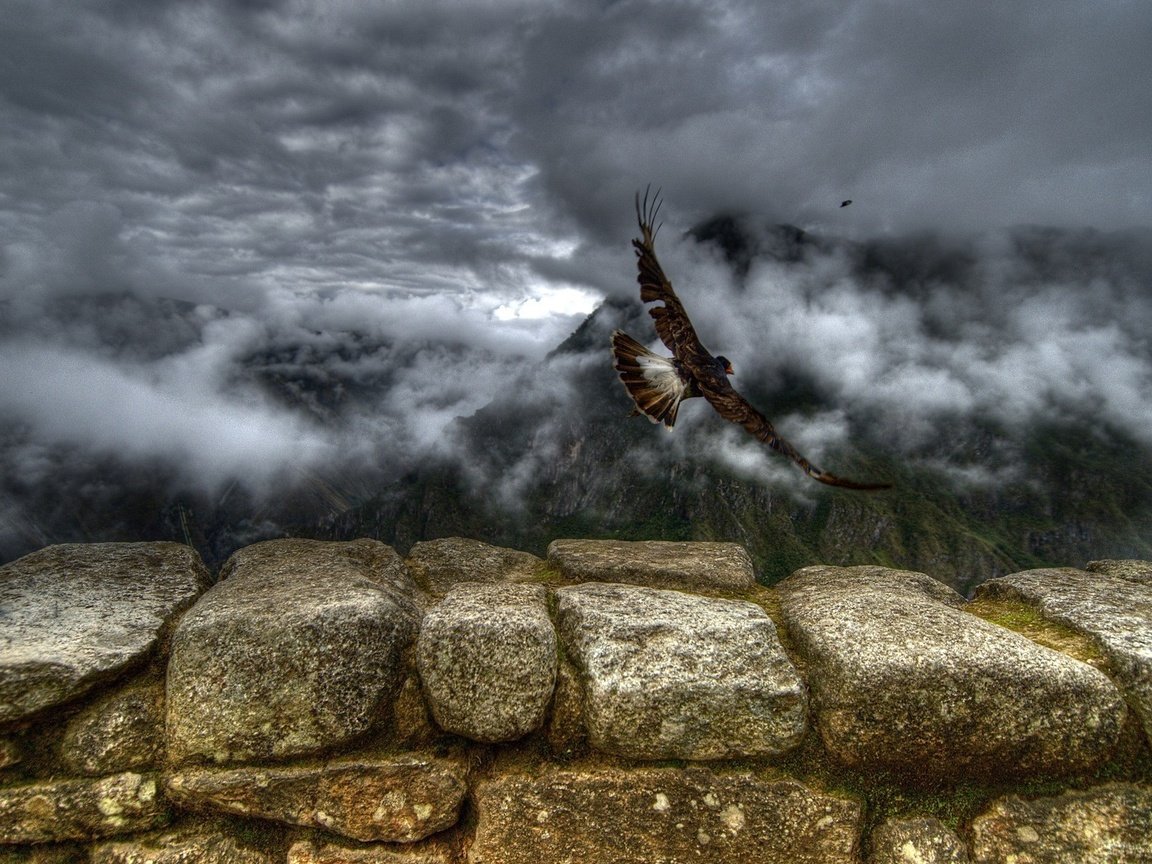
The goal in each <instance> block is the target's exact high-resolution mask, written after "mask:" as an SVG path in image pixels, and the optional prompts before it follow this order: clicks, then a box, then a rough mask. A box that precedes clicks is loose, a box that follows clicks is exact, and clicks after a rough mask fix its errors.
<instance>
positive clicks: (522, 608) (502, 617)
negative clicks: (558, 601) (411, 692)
mask: <svg viewBox="0 0 1152 864" xmlns="http://www.w3.org/2000/svg"><path fill="white" fill-rule="evenodd" d="M416 662H417V666H418V668H419V670H420V678H421V680H422V681H423V684H424V692H425V694H426V696H427V699H428V706H429V708H430V709H431V711H432V716H433V717H434V718H435V719H436V722H437V723H438V724H439V725H440V727H441V728H442V729H445V730H447V731H449V732H454V733H456V734H458V735H463V736H465V737H468V738H472V739H474V740H477V741H485V742H496V741H512V740H515V739H516V738H520V737H522V736H524V735H526V734H527V733H529V732H533V731H535V730H536V729H538V728H539V727H540V726H541V724H542V723H543V722H544V716H545V712H546V711H547V709H548V703H549V701H550V700H551V698H552V690H553V687H554V686H555V683H556V663H557V659H556V631H555V630H554V629H553V627H552V621H551V619H549V617H548V606H547V592H546V591H545V589H544V588H543V587H541V586H539V585H482V584H478V583H475V582H466V583H463V584H460V585H457V586H456V587H455V588H453V589H452V590H451V592H449V594H448V596H447V597H446V598H445V599H444V600H443V602H441V603H440V604H438V605H437V606H436V607H435V608H434V609H432V610H431V611H430V612H429V613H428V614H427V615H425V616H424V622H423V624H422V625H421V628H420V637H419V639H418V640H417V643H416Z"/></svg>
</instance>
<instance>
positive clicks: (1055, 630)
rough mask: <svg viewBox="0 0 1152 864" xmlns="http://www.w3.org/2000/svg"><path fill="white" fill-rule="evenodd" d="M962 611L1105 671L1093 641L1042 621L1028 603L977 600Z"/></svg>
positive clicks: (1098, 649)
mask: <svg viewBox="0 0 1152 864" xmlns="http://www.w3.org/2000/svg"><path fill="white" fill-rule="evenodd" d="M964 611H966V612H968V613H970V614H972V615H975V616H977V617H979V618H983V619H984V620H985V621H988V622H991V623H992V624H996V625H999V626H1000V627H1004V628H1005V629H1007V630H1012V631H1013V632H1015V633H1019V634H1020V635H1021V636H1025V637H1027V638H1029V639H1031V640H1032V641H1033V642H1035V643H1036V644H1038V645H1043V646H1044V647H1045V648H1051V649H1052V650H1053V651H1059V652H1060V653H1062V654H1067V655H1068V656H1069V657H1074V658H1075V659H1077V660H1079V661H1081V662H1082V663H1087V664H1088V665H1090V666H1094V667H1096V668H1097V669H1099V670H1101V671H1102V672H1105V673H1108V672H1109V668H1108V667H1109V664H1108V658H1107V657H1106V656H1105V655H1104V653H1103V652H1102V651H1101V650H1100V648H1099V646H1098V645H1097V644H1096V643H1095V641H1093V640H1092V639H1091V638H1090V637H1088V636H1085V635H1084V634H1083V633H1078V632H1077V631H1075V630H1073V629H1072V628H1071V627H1068V626H1066V625H1064V624H1060V623H1058V622H1056V621H1052V620H1050V619H1048V618H1045V617H1044V614H1043V613H1042V612H1041V611H1040V610H1039V609H1037V608H1036V607H1035V606H1032V605H1030V604H1028V603H1025V602H1023V601H1020V600H1002V599H991V598H987V597H981V598H979V599H977V600H972V601H970V602H969V603H967V604H966V605H965V606H964Z"/></svg>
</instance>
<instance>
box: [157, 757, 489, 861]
mask: <svg viewBox="0 0 1152 864" xmlns="http://www.w3.org/2000/svg"><path fill="white" fill-rule="evenodd" d="M166 789H167V792H168V795H169V797H171V799H172V800H173V801H174V802H176V803H177V804H179V805H181V806H183V807H186V808H189V809H193V810H203V811H221V812H225V813H236V814H239V815H244V816H256V817H259V818H262V819H271V820H274V821H277V822H283V823H285V824H289V825H303V826H306V827H310V828H325V829H327V830H328V831H332V832H334V833H336V834H342V835H343V836H345V837H350V838H352V839H354V840H361V841H371V840H387V841H394V842H411V841H414V840H420V839H423V838H424V837H427V836H429V835H430V834H435V833H436V832H437V831H443V830H444V829H445V828H449V827H451V826H452V825H454V824H455V823H456V820H457V819H458V818H459V814H460V806H461V804H462V803H463V801H464V795H465V793H466V792H467V770H466V767H465V765H464V763H463V761H462V760H461V759H455V758H435V757H425V756H421V755H416V754H411V755H406V756H395V757H391V758H380V759H367V758H365V759H343V760H339V761H333V762H329V763H327V764H324V765H315V766H312V765H310V766H285V767H282V768H260V767H255V766H245V767H241V768H229V769H196V770H191V771H181V772H178V773H175V774H173V775H171V776H169V777H168V781H167V786H166Z"/></svg>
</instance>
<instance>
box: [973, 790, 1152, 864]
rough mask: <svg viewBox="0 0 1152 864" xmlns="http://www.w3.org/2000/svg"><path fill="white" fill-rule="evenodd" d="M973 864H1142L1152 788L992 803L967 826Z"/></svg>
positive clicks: (1148, 840)
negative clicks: (970, 828)
mask: <svg viewBox="0 0 1152 864" xmlns="http://www.w3.org/2000/svg"><path fill="white" fill-rule="evenodd" d="M972 861H973V862H974V864H1002V862H1015V864H1067V862H1076V864H1147V862H1149V861H1152V789H1149V788H1147V787H1144V786H1134V785H1131V784H1127V783H1116V784H1110V785H1107V786H1098V787H1096V788H1094V789H1087V790H1084V791H1076V792H1066V793H1065V794H1063V795H1059V796H1057V797H1055V798H1038V799H1035V800H1032V801H1025V800H1024V799H1022V798H1018V797H1017V796H1015V795H1010V796H1008V797H1006V798H1000V799H998V800H997V801H995V802H993V804H992V806H991V807H989V808H988V809H987V810H986V811H985V812H984V813H982V814H981V815H979V816H977V817H976V818H975V819H974V820H973V821H972Z"/></svg>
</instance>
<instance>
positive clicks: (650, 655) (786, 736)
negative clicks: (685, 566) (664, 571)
mask: <svg viewBox="0 0 1152 864" xmlns="http://www.w3.org/2000/svg"><path fill="white" fill-rule="evenodd" d="M557 595H558V597H559V627H560V631H561V638H562V640H563V642H564V646H565V648H566V650H567V653H568V657H569V658H570V659H571V660H572V662H573V663H574V665H575V666H576V667H577V669H578V670H579V674H580V676H581V678H582V684H583V696H584V703H583V714H584V722H585V726H586V727H587V731H588V740H589V742H590V743H591V745H592V746H593V747H595V748H596V749H598V750H601V751H603V752H606V753H614V754H617V755H620V756H629V757H633V758H638V759H668V758H680V759H725V758H739V757H742V756H763V755H771V754H778V753H782V752H784V751H786V750H788V749H790V748H792V747H794V746H795V745H796V744H798V743H799V741H800V738H801V737H802V736H803V734H804V730H805V727H806V722H807V721H806V716H807V715H806V708H807V705H806V697H805V690H804V684H803V682H802V681H801V680H800V677H799V675H798V674H797V672H796V669H795V668H794V667H793V666H792V664H791V662H789V660H788V657H787V655H786V654H785V653H784V649H783V648H782V647H781V645H780V641H779V639H778V638H777V635H776V628H775V626H774V625H773V624H772V621H771V619H770V618H769V617H768V616H767V615H766V614H765V613H764V611H763V610H762V609H761V608H760V607H759V606H756V605H754V604H752V603H745V602H741V601H736V600H720V599H712V598H707V597H697V596H693V595H690V594H683V593H680V592H678V591H665V590H660V589H655V588H642V587H638V586H633V585H608V584H596V583H588V584H584V585H576V586H572V587H567V588H561V589H559V590H558V591H557Z"/></svg>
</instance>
